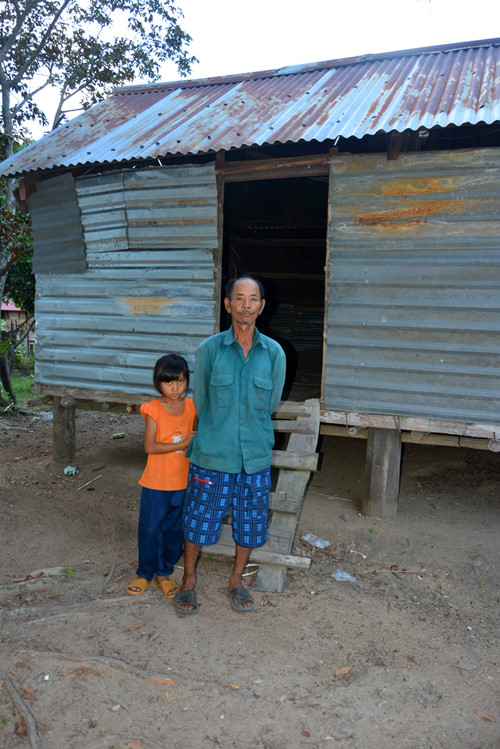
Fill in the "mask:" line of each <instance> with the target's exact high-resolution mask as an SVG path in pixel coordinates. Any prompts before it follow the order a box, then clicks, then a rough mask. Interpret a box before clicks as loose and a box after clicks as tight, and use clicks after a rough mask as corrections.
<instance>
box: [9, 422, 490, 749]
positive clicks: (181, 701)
mask: <svg viewBox="0 0 500 749" xmlns="http://www.w3.org/2000/svg"><path fill="white" fill-rule="evenodd" d="M116 433H123V434H124V437H123V438H121V439H113V435H114V434H116ZM51 438H52V425H51V423H50V421H45V420H43V419H42V416H41V412H39V411H38V412H35V411H33V412H32V413H30V414H29V415H24V416H2V417H0V439H1V445H2V450H1V455H2V464H1V468H0V507H1V513H2V523H1V527H2V534H1V539H2V542H1V544H0V570H1V572H0V625H1V635H0V636H1V666H0V684H1V686H0V747H2V748H3V747H9V749H21V748H24V747H29V746H41V747H43V749H68V748H69V749H73V748H74V749H118V748H119V749H142V748H143V747H161V748H162V749H181V748H182V749H184V748H185V747H188V748H191V747H194V748H195V749H198V748H200V749H205V748H206V749H212V748H213V747H222V749H230V748H233V747H235V748H236V749H251V748H258V747H264V748H265V749H302V748H304V749H306V748H307V749H308V748H309V747H311V748H313V747H314V748H318V749H319V748H320V747H321V748H323V747H332V748H333V747H339V748H341V749H344V748H345V749H351V748H353V749H378V748H379V747H380V748H381V749H382V748H383V749H417V747H418V748H422V749H493V748H494V747H495V748H496V747H499V746H500V731H499V727H500V710H499V699H498V697H499V679H498V665H499V654H498V650H497V647H498V631H499V629H498V612H499V609H500V605H499V602H500V585H499V579H498V569H499V549H500V544H499V528H500V524H499V522H498V520H499V517H498V516H499V501H498V500H499V496H500V456H499V455H498V454H494V453H488V452H480V451H471V450H465V449H459V448H435V447H425V446H414V445H408V446H407V448H406V453H405V458H404V464H403V477H402V487H401V500H400V508H399V513H398V517H397V520H395V521H391V522H389V521H381V520H378V519H376V518H370V517H365V516H363V515H361V513H360V501H361V496H362V492H363V470H364V453H365V443H364V441H363V440H357V439H352V438H347V437H346V438H333V437H324V438H322V440H321V442H320V451H321V454H322V465H321V470H320V471H319V472H318V473H316V474H315V476H314V478H313V480H312V482H311V484H310V487H309V490H308V494H307V497H306V501H305V503H304V508H303V511H302V516H301V521H300V526H299V528H298V532H297V540H296V544H295V553H296V554H298V555H304V556H310V557H311V558H312V564H311V568H310V570H308V571H306V572H290V573H289V575H288V580H287V585H286V589H285V592H284V593H282V594H276V593H273V594H268V593H262V592H255V593H254V596H255V600H256V606H255V610H254V611H253V612H251V613H245V614H239V613H237V612H234V611H233V610H232V609H231V608H230V606H229V602H228V599H227V597H226V595H225V592H224V591H225V586H226V580H227V575H228V570H229V562H228V561H227V560H224V559H220V558H219V559H216V558H213V557H212V558H208V557H207V555H205V556H204V557H203V558H202V561H201V563H200V566H199V568H198V573H199V574H198V597H199V601H200V604H201V605H200V612H199V614H198V615H196V616H188V617H184V618H180V617H178V616H177V615H176V614H175V611H174V608H173V605H172V603H171V602H169V601H167V600H166V599H165V598H164V597H163V596H162V595H161V593H160V591H159V590H158V589H156V588H154V586H152V588H150V589H149V590H148V591H147V592H146V593H145V594H144V595H143V596H141V597H132V596H127V595H126V594H125V587H126V585H127V583H128V582H130V580H131V579H132V577H133V574H134V572H135V566H136V530H137V517H138V499H139V487H138V486H137V483H136V482H137V478H138V477H139V475H140V473H141V470H142V467H143V465H144V455H143V452H142V445H141V442H142V420H141V419H140V417H139V416H136V415H129V416H122V415H114V414H110V413H108V414H91V413H85V412H79V413H78V415H77V455H76V458H75V461H74V462H75V463H76V464H78V466H79V473H78V475H77V476H75V477H65V476H64V466H61V465H55V464H54V463H53V462H52V460H51ZM307 533H314V534H316V535H317V536H319V537H320V538H323V539H326V540H328V541H330V544H331V545H330V546H329V547H327V548H326V549H325V550H323V551H320V550H317V549H316V550H315V549H313V548H312V547H310V546H308V545H307V544H306V543H304V542H303V541H302V540H301V536H303V535H305V534H307ZM179 565H180V566H179V568H178V569H177V570H176V573H175V577H176V578H177V579H178V580H180V578H181V576H182V568H181V565H182V559H181V561H180V563H179ZM337 568H340V569H341V570H344V571H347V572H349V573H350V574H351V575H353V576H355V578H356V581H355V582H337V581H336V580H335V579H334V578H333V577H332V573H333V572H334V571H335V570H336V569H337ZM39 570H45V571H46V572H45V574H42V576H39V572H38V571H39ZM248 582H249V584H250V585H251V583H252V577H251V576H249V577H248ZM153 588H154V589H153ZM11 694H13V696H12V697H11V696H10V695H11ZM16 695H20V698H19V697H18V699H19V702H20V705H21V707H19V706H14V705H15V697H16ZM26 710H29V713H28V714H27V717H23V715H22V711H26ZM30 715H32V716H33V723H31V722H30ZM27 726H28V727H29V726H31V729H30V733H27Z"/></svg>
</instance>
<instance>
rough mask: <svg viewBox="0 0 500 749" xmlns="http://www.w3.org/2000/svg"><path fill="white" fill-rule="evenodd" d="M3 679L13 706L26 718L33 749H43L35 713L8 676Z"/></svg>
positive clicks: (5, 675) (3, 675) (3, 676)
mask: <svg viewBox="0 0 500 749" xmlns="http://www.w3.org/2000/svg"><path fill="white" fill-rule="evenodd" d="M1 678H2V680H3V685H4V687H5V689H6V691H7V694H8V695H9V697H10V699H11V701H12V704H13V705H14V707H15V709H16V710H17V711H18V712H20V713H21V715H22V716H23V718H24V722H25V723H26V729H27V731H28V736H29V740H30V744H31V746H32V748H33V749H42V741H41V739H40V734H39V733H38V728H37V725H36V720H35V718H34V717H33V713H32V712H31V710H30V709H29V707H28V705H27V704H26V703H25V702H24V700H23V699H22V698H21V697H20V696H19V694H18V692H17V690H16V688H15V686H14V684H13V683H12V682H11V680H10V679H9V677H8V676H7V674H2V675H1Z"/></svg>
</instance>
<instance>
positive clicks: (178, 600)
mask: <svg viewBox="0 0 500 749" xmlns="http://www.w3.org/2000/svg"><path fill="white" fill-rule="evenodd" d="M174 606H175V611H176V613H177V614H179V616H187V615H188V614H197V613H198V600H197V598H196V590H180V591H179V592H178V593H177V594H176V596H175V598H174ZM181 606H193V608H192V609H181Z"/></svg>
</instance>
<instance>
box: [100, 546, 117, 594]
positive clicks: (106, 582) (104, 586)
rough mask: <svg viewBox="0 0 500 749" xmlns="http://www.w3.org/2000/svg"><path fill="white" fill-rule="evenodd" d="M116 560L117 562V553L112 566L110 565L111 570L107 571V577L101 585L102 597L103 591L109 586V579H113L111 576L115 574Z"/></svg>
mask: <svg viewBox="0 0 500 749" xmlns="http://www.w3.org/2000/svg"><path fill="white" fill-rule="evenodd" d="M117 560H118V552H117V553H116V554H115V558H114V560H113V564H112V565H111V569H110V571H109V575H108V576H107V578H106V579H105V581H104V584H103V586H102V588H101V596H102V595H103V593H104V591H105V590H106V588H107V587H108V585H109V583H110V581H111V578H112V577H113V575H114V574H115V567H116V562H117Z"/></svg>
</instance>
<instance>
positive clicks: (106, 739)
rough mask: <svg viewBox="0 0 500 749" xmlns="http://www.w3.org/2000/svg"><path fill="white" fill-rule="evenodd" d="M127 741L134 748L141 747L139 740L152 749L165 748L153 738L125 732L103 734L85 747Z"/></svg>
mask: <svg viewBox="0 0 500 749" xmlns="http://www.w3.org/2000/svg"><path fill="white" fill-rule="evenodd" d="M125 741H126V742H128V745H129V746H131V747H132V746H133V747H134V749H135V747H137V749H139V744H138V743H137V742H140V745H141V746H146V747H151V748H152V749H165V748H164V746H163V745H161V744H157V743H156V741H151V739H147V738H146V737H145V736H127V735H126V734H123V733H113V734H110V735H109V736H101V738H100V739H96V740H95V741H92V743H90V744H85V746H84V747H83V749H107V747H108V746H109V745H110V744H116V743H117V742H119V743H120V745H122V744H123V742H125ZM126 746H127V744H125V746H124V749H126Z"/></svg>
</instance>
